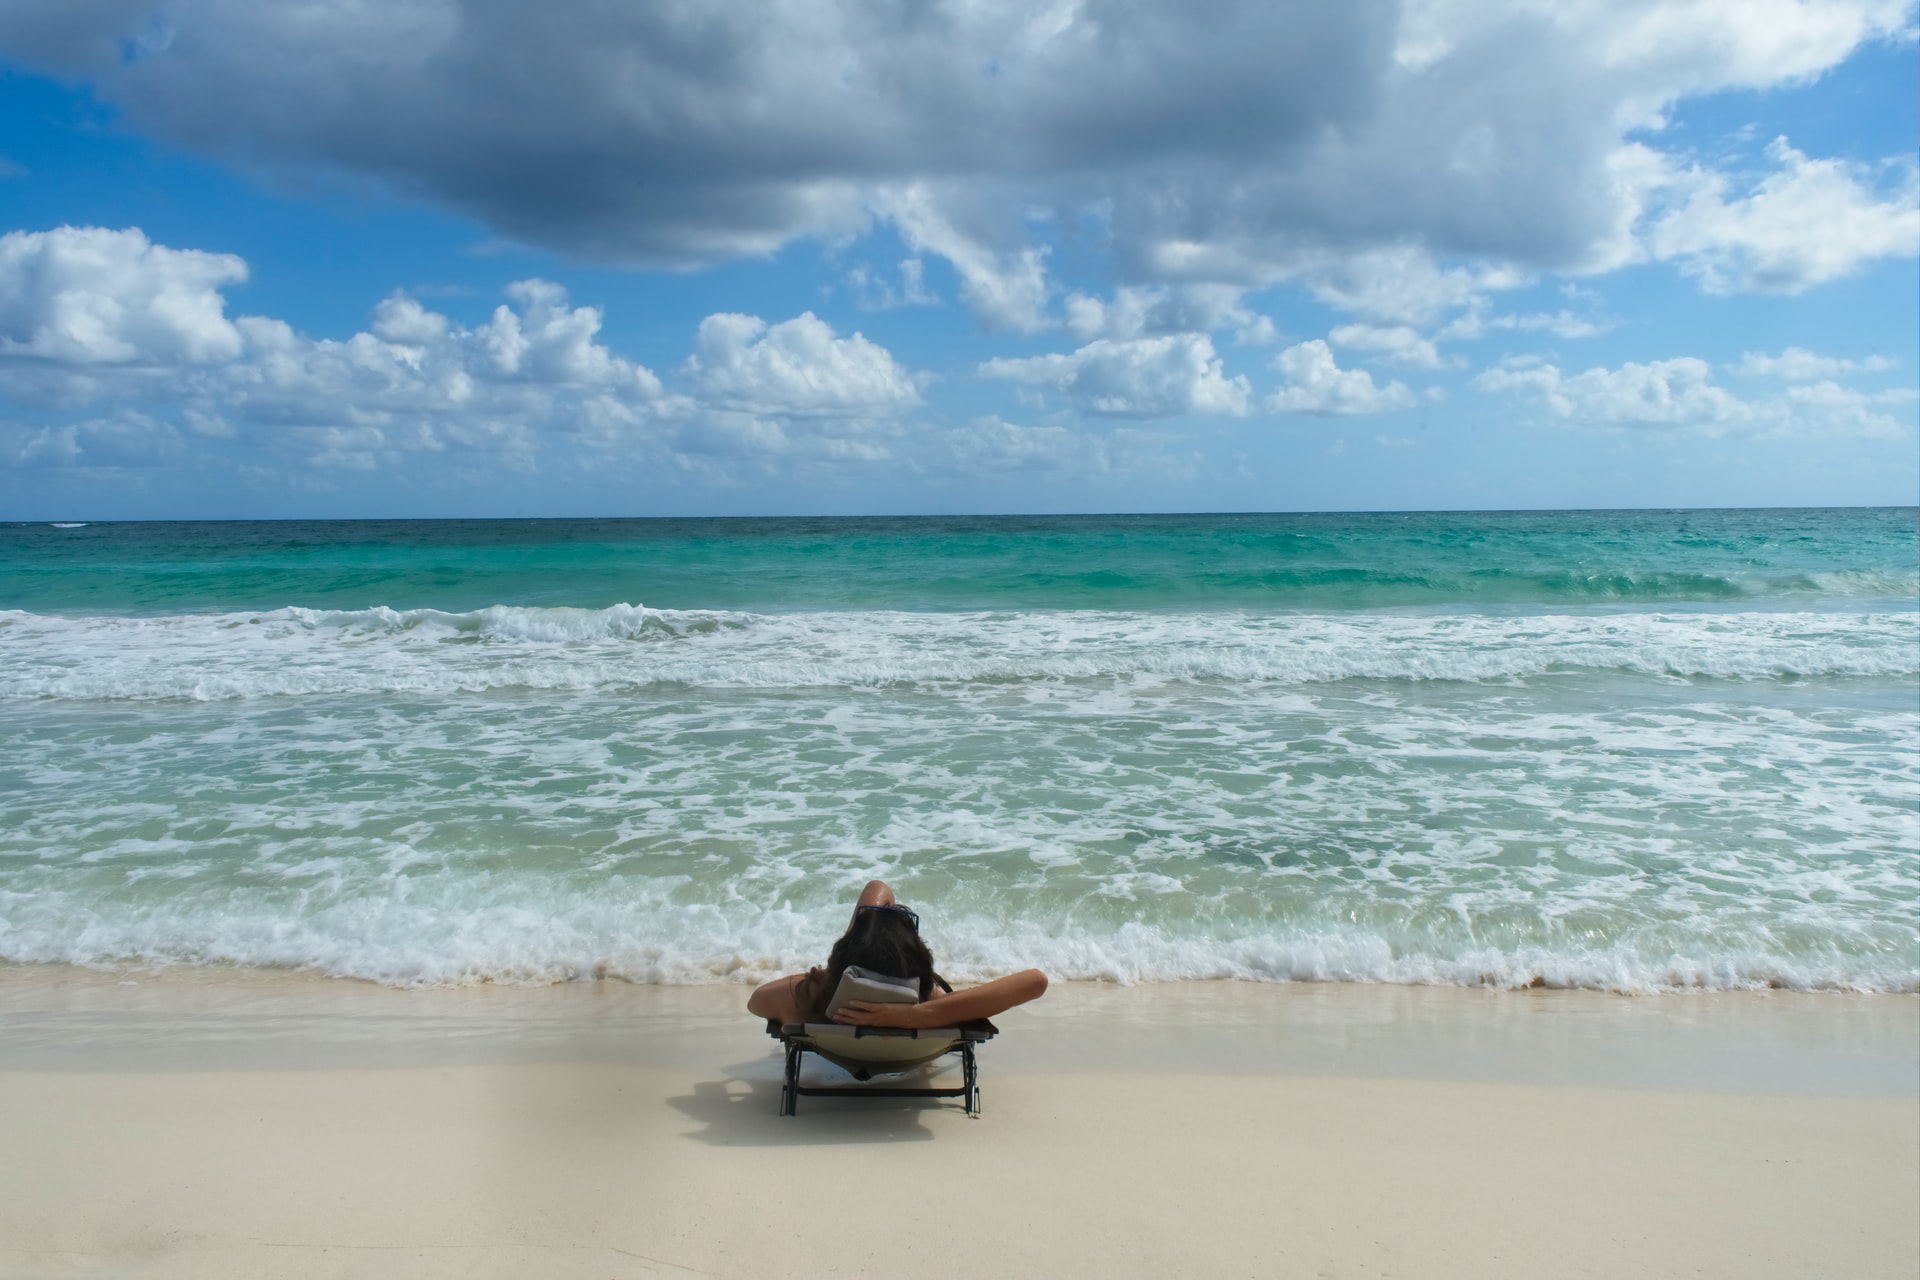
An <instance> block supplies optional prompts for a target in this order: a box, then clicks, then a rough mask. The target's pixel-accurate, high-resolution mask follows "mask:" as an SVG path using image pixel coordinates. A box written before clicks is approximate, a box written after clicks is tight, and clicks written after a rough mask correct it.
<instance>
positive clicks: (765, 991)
mask: <svg viewBox="0 0 1920 1280" xmlns="http://www.w3.org/2000/svg"><path fill="white" fill-rule="evenodd" d="M806 976H807V975H806V974H804V973H790V974H788V975H787V976H786V977H784V978H775V979H774V980H773V981H772V982H769V983H765V984H763V985H762V986H760V987H759V988H757V989H756V990H755V991H754V993H753V994H752V995H750V996H748V997H747V1012H748V1013H750V1014H752V1015H753V1016H754V1017H756V1018H772V1019H773V1020H774V1021H775V1022H777V1023H779V1024H780V1025H781V1026H783V1027H784V1026H786V1025H788V1024H789V1023H794V1022H799V1021H800V1003H799V1001H798V1000H797V999H796V998H795V997H794V993H793V989H794V988H795V987H797V986H799V985H800V980H801V979H802V978H804V977H806Z"/></svg>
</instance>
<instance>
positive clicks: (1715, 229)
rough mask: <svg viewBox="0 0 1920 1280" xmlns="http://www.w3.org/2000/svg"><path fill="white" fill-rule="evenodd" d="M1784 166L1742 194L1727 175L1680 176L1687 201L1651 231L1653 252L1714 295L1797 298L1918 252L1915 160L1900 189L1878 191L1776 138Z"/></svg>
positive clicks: (1853, 170) (1777, 158) (1865, 179)
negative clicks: (1747, 293) (1745, 292)
mask: <svg viewBox="0 0 1920 1280" xmlns="http://www.w3.org/2000/svg"><path fill="white" fill-rule="evenodd" d="M1767 154H1768V156H1769V158H1770V159H1772V160H1773V161H1774V162H1775V163H1776V164H1777V165H1778V166H1779V167H1778V168H1777V169H1776V170H1775V171H1774V172H1772V173H1770V174H1768V175H1767V176H1766V177H1764V178H1762V179H1761V180H1760V181H1759V182H1758V183H1756V184H1754V186H1753V187H1752V189H1751V190H1750V191H1748V192H1747V193H1745V194H1743V195H1733V196H1731V197H1730V196H1729V192H1730V191H1731V190H1732V188H1733V183H1732V180H1731V179H1729V178H1728V177H1727V176H1726V175H1725V174H1720V173H1714V172H1711V171H1703V170H1691V171H1688V172H1687V173H1685V174H1683V175H1681V176H1680V177H1678V178H1676V180H1675V184H1676V186H1679V187H1681V188H1683V189H1685V191H1686V194H1685V196H1684V198H1683V199H1681V200H1680V201H1679V203H1678V204H1677V205H1676V206H1675V207H1674V208H1673V209H1672V210H1671V211H1669V212H1666V213H1664V214H1662V215H1660V216H1659V217H1658V218H1657V220H1655V221H1654V223H1653V225H1652V227H1651V228H1650V230H1649V231H1648V233H1647V243H1648V247H1649V249H1650V251H1651V252H1652V254H1653V256H1655V257H1656V258H1662V259H1677V260H1679V262H1680V264H1681V266H1682V268H1683V269H1684V270H1686V271H1688V272H1690V273H1692V274H1694V275H1697V276H1699V277H1700V280H1701V283H1702V286H1703V287H1704V288H1706V289H1707V290H1708V291H1709V292H1712V293H1727V292H1732V291H1736V290H1758V291H1761V292H1766V293H1800V292H1802V291H1804V290H1806V289H1807V288H1809V287H1810V286H1812V285H1816V284H1821V283H1823V282H1825V281H1828V280H1833V279H1836V278H1838V277H1840V276H1844V275H1848V274H1850V273H1852V272H1854V271H1857V270H1859V269H1860V267H1862V266H1863V265H1865V264H1866V263H1869V262H1872V261H1874V260H1875V259H1878V258H1886V257H1894V256H1899V257H1908V256H1912V255H1913V254H1914V253H1916V252H1920V184H1917V183H1916V181H1915V170H1914V166H1913V164H1912V162H1911V160H1909V161H1907V163H1906V164H1905V165H1904V166H1902V178H1903V180H1902V181H1901V183H1900V185H1899V189H1898V190H1896V191H1893V192H1891V193H1888V194H1884V195H1883V194H1881V193H1879V192H1877V191H1876V190H1875V189H1874V186H1873V183H1872V177H1871V175H1870V174H1868V173H1866V172H1864V171H1862V170H1861V169H1860V168H1859V167H1858V166H1850V165H1847V164H1844V163H1842V162H1841V161H1838V160H1811V159H1808V158H1807V156H1805V155H1804V154H1802V153H1801V152H1799V151H1796V150H1794V149H1793V148H1792V147H1791V146H1789V145H1788V144H1787V140H1786V139H1785V138H1778V139H1776V140H1775V141H1774V143H1773V145H1772V146H1771V147H1769V148H1768V152H1767Z"/></svg>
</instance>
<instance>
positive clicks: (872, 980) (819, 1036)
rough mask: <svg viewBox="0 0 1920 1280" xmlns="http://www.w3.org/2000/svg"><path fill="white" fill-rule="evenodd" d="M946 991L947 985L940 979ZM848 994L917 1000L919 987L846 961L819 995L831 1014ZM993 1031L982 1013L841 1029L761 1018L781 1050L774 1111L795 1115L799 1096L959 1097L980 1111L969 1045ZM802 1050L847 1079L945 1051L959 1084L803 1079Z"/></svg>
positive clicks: (894, 1071) (907, 1067)
mask: <svg viewBox="0 0 1920 1280" xmlns="http://www.w3.org/2000/svg"><path fill="white" fill-rule="evenodd" d="M940 985H941V986H943V987H946V989H947V990H948V991H951V990H953V988H952V987H947V986H946V984H945V983H944V982H943V983H941V984H940ZM849 1000H870V1001H874V1002H876V1003H881V1004H918V1003H919V1001H920V988H919V986H918V984H917V983H914V982H912V981H910V980H908V979H905V978H894V977H888V976H887V975H885V974H877V973H870V972H868V971H867V970H865V969H862V968H860V967H858V966H857V965H849V966H847V969H846V971H845V972H844V973H843V974H841V976H840V985H838V986H837V987H835V988H834V989H833V997H832V999H830V1000H828V1001H827V1016H828V1017H829V1018H831V1017H832V1016H833V1015H834V1013H835V1012H836V1011H838V1010H839V1008H840V1006H841V1005H843V1004H845V1003H846V1002H847V1001H849ZM998 1032H999V1028H997V1027H995V1026H994V1025H993V1024H992V1023H991V1022H988V1021H987V1020H986V1019H985V1018H978V1019H975V1020H974V1021H972V1022H969V1023H967V1024H966V1025H965V1026H959V1027H915V1028H905V1027H849V1026H846V1025H844V1024H842V1023H838V1022H806V1023H798V1022H795V1023H788V1024H787V1025H785V1026H780V1025H778V1024H776V1023H775V1022H774V1021H773V1020H772V1019H771V1018H769V1019H768V1020H767V1034H768V1035H770V1036H772V1037H773V1038H774V1039H776V1040H778V1041H780V1043H781V1044H783V1045H785V1046H786V1050H787V1073H786V1083H785V1086H784V1087H783V1088H782V1089H781V1090H780V1114H781V1115H783V1116H790V1115H794V1114H797V1111H798V1107H799V1103H800V1098H801V1096H802V1095H803V1094H804V1095H805V1096H807V1097H809V1098H812V1097H848V1098H960V1099H962V1100H963V1103H964V1105H965V1107H966V1109H967V1114H968V1115H969V1116H976V1117H977V1116H978V1115H979V1114H980V1070H979V1066H978V1064H977V1063H976V1062H975V1061H974V1056H973V1047H974V1046H975V1045H977V1044H980V1043H983V1042H984V1041H987V1040H991V1039H993V1037H994V1036H995V1035H997V1034H998ZM809 1053H815V1054H818V1055H820V1056H821V1057H822V1058H825V1059H826V1060H827V1061H828V1062H831V1063H833V1064H834V1065H835V1066H837V1067H840V1068H843V1069H844V1070H846V1071H847V1072H848V1073H849V1074H851V1075H852V1076H853V1078H854V1079H855V1080H860V1081H867V1080H871V1079H873V1078H874V1077H875V1076H898V1075H901V1074H904V1073H906V1072H908V1071H913V1070H916V1069H918V1068H920V1067H925V1066H930V1065H932V1064H933V1063H934V1062H936V1061H938V1060H939V1059H941V1058H944V1057H946V1056H947V1055H948V1054H950V1053H951V1054H958V1055H959V1058H960V1076H961V1083H960V1084H959V1086H958V1087H950V1088H934V1087H932V1086H907V1085H898V1084H878V1085H870V1084H858V1085H803V1084H801V1083H800V1066H801V1060H802V1059H803V1058H804V1057H805V1056H806V1055H807V1054H809Z"/></svg>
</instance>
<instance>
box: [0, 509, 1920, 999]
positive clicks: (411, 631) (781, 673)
mask: <svg viewBox="0 0 1920 1280" xmlns="http://www.w3.org/2000/svg"><path fill="white" fill-rule="evenodd" d="M1917 583H1920V556H1917V555H1916V549H1915V533H1914V517H1913V513H1912V512H1911V511H1903V510H1895V511H1836V512H1807V511H1790V512H1746V511H1742V512H1664V513H1649V512H1642V513H1530V514H1524V515H1499V514H1494V515H1488V514H1451V515H1447V514H1441V515H1420V516H1405V517H1403V516H1183V517H1126V518H1079V517H1076V518H1061V519H1055V520H1046V519H1035V518H1009V519H1005V520H990V519H973V520H931V519H930V520H885V521H822V520H807V521H792V520H780V521H579V522H565V521H526V522H517V521H516V522H413V523H394V522H366V523H361V522H352V523H344V522H343V523H304V522H303V523H288V524H194V525H104V526H103V525H88V526H84V527H76V528H54V527H50V526H14V527H8V528H0V608H3V609H4V610H5V612H0V706H4V709H5V720H4V727H0V743H4V746H5V753H4V763H0V959H10V960H15V961H73V962H80V963H89V964H100V963H116V962H124V961H132V960H141V961H152V960H158V961H178V962H185V963H208V962H218V963H239V964H246V965H270V966H279V967H293V968H310V969H315V970H318V971H321V972H327V973H335V974H345V975H354V976H361V977H369V978H375V979H379V980H382V981H389V982H462V981H474V980H496V981H497V980H508V981H549V980H555V979H562V978H567V977H574V976H581V975H591V974H612V975H619V976H625V977H628V978H631V979H634V980H639V981H648V982H700V981H712V980H716V979H722V978H728V977H736V978H738V977H747V976H754V975H760V974H765V973H769V972H773V971H778V970H784V969H787V968H790V967H793V966H796V965H799V964H803V963H807V962H810V961H815V960H817V958H818V956H819V955H820V954H821V953H822V952H823V951H824V947H825V944H826V942H827V941H828V940H830V938H831V936H832V934H833V933H834V932H835V931H836V929H837V926H838V924H839V923H840V922H841V921H842V920H843V919H844V910H845V906H844V904H845V902H846V901H847V900H848V898H849V896H850V895H851V893H852V892H854V891H855V890H856V889H857V887H858V885H859V884H860V883H861V882H863V881H864V880H865V879H867V878H868V877H870V876H873V875H880V876H884V877H885V878H887V879H889V880H891V881H893V882H894V883H895V885H896V887H898V889H899V890H900V892H901V894H902V897H903V898H905V899H907V900H909V901H911V902H913V903H914V905H916V906H918V907H920V908H921V909H922V911H923V912H924V913H925V914H926V916H927V921H926V930H927V933H928V937H929V941H930V942H931V943H932V945H933V947H934V949H935V951H936V953H937V955H938V956H939V957H940V961H941V964H942V966H943V968H944V969H945V970H947V971H948V972H949V973H950V974H952V975H953V976H956V977H971V976H978V975H985V974H989V973H992V972H995V971H999V970H1004V969H1006V968H1011V967H1017V966H1020V965H1024V964H1041V965H1043V966H1045V967H1047V968H1049V969H1050V970H1051V971H1053V972H1056V973H1058V974H1060V975H1062V976H1069V977H1110V978H1120V979H1123V980H1133V979H1153V978H1186V977H1209V976H1240V977H1254V978H1268V979H1288V978H1320V979H1348V980H1384V981H1391V982H1439V983H1463V984H1492V985H1526V984H1530V983H1535V982H1545V983H1548V984H1551V985H1568V986H1590V987H1598V988H1605V989H1618V990H1630V991H1639V990H1657V989H1663V988H1670V987H1674V986H1703V987H1713V988H1720V987H1752V986H1768V985H1778V986H1789V987H1796V988H1805V989H1817V990H1836V989H1844V990H1864V991H1889V990H1896V991H1911V990H1915V989H1920V942H1917V941H1916V937H1917V935H1916V917H1915V904H1916V901H1917V900H1920V752H1917V751H1916V747H1920V626H1917V625H1916V603H1917V602H1916V599H1915V596H1916V593H1917V592H1920V585H1917Z"/></svg>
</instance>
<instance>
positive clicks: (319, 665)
mask: <svg viewBox="0 0 1920 1280" xmlns="http://www.w3.org/2000/svg"><path fill="white" fill-rule="evenodd" d="M0 655H4V658H5V667H4V672H3V673H0V697H4V698H81V699H103V698H104V699H133V700H151V699H167V698H186V699H196V700H214V699H228V698H250V697H284V696H300V695H310V694H359V693H382V692H387V693H418V694H433V693H454V692H477V691H483V690H496V689H498V690H511V689H525V690H586V689H609V690H614V689H643V688H648V687H652V686H662V685H677V686H684V687H691V688H743V689H753V688H761V689H771V688H792V689H798V688H873V687H885V686H892V685H901V684H913V685H926V686H939V687H951V686H954V685H959V684H969V683H972V684H980V683H993V682H1010V681H1013V682H1017V681H1049V680H1081V681H1085V680H1098V679H1127V678H1132V677H1150V678H1156V679H1167V680H1182V681H1212V682H1225V683H1256V682H1258V683H1278V684H1320V683H1327V682H1331V681H1339V680H1349V679H1366V680H1387V681H1441V680H1448V681H1480V682H1489V681H1512V680H1525V679H1532V678H1536V677H1542V676H1554V675H1560V674H1566V673H1573V672H1581V671H1600V672H1625V673H1631V674H1636V675H1641V676H1651V677H1656V678H1677V679H1688V678H1697V677H1706V678H1717V679H1731V680H1756V679H1758V680H1767V679H1780V678H1798V677H1821V676H1866V677H1887V676H1912V675H1915V674H1917V673H1920V625H1917V624H1916V617H1915V615H1914V614H1912V613H1878V614H1876V613H1857V614H1856V613H1842V614H1828V613H1761V612H1747V613H1632V614H1591V615H1544V616H1519V617H1496V616H1485V615H1447V616H1403V615H1380V616H1369V615H1286V614H1281V615H1273V614H1247V613H1225V614H1165V613H1132V614H1128V613H1109V612H1098V613H1095V612H1086V613H1077V612H1061V613H1045V612H1042V613H973V614H913V613H891V612H867V613H814V614H791V615H772V616H763V615H752V614H738V613H724V612H711V611H689V610H657V609H647V608H644V607H641V606H638V605H616V606H613V607H612V608H608V609H599V610H585V609H529V608H508V607H499V606H497V607H494V608H489V609H483V610H478V611H475V612H472V613H443V612H441V611H438V610H431V609H414V610H394V609H388V608H384V607H381V608H374V609H365V610H352V611H338V610H312V609H299V608H293V609H280V610H274V611H271V612H267V613H240V614H211V615H201V614H192V615H177V616H167V617H151V618H138V617H135V618H128V617H60V616H47V615H36V614H30V613H24V612H20V611H17V610H15V611H0Z"/></svg>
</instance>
